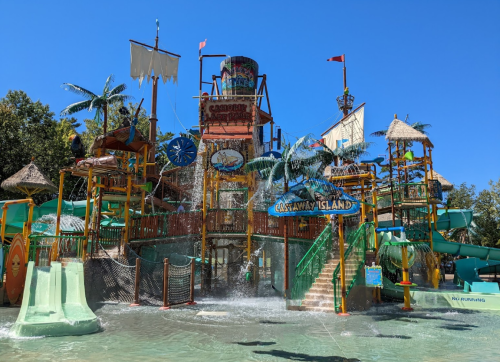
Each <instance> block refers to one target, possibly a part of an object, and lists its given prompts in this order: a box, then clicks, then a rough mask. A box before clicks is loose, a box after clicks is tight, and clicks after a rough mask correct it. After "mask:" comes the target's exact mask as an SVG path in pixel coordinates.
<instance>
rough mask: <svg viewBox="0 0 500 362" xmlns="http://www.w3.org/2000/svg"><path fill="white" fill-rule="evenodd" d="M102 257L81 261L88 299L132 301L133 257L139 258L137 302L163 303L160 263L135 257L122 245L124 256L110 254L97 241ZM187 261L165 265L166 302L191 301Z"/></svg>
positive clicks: (145, 303) (134, 276)
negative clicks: (182, 264)
mask: <svg viewBox="0 0 500 362" xmlns="http://www.w3.org/2000/svg"><path fill="white" fill-rule="evenodd" d="M99 248H100V249H101V251H102V253H103V255H104V257H102V258H93V259H89V260H87V262H86V263H85V283H86V285H85V289H86V291H87V298H88V299H89V300H90V301H94V302H98V301H109V302H121V303H133V302H134V296H135V278H136V259H140V273H139V278H140V279H139V303H140V304H141V305H155V306H160V305H163V262H153V261H149V260H147V259H144V258H142V257H141V256H139V255H138V254H137V253H135V251H133V250H132V249H130V247H128V246H126V251H127V256H123V255H119V256H117V257H111V256H110V255H109V254H108V252H107V251H106V250H104V248H103V247H102V246H101V245H100V244H99ZM191 270H192V269H191V264H190V263H189V264H187V265H184V266H174V265H172V264H169V268H168V271H169V280H168V299H167V304H168V305H173V304H182V303H187V302H191V301H192V295H191V290H192V289H191V280H192V278H191Z"/></svg>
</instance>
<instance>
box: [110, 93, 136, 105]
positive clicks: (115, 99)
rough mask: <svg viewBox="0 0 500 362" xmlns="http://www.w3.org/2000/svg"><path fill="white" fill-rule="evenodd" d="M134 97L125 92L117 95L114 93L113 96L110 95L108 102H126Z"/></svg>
mask: <svg viewBox="0 0 500 362" xmlns="http://www.w3.org/2000/svg"><path fill="white" fill-rule="evenodd" d="M133 98H134V97H132V96H127V95H125V94H115V95H112V96H111V97H109V98H108V99H107V102H106V103H108V104H113V103H117V102H126V101H128V100H130V99H133Z"/></svg>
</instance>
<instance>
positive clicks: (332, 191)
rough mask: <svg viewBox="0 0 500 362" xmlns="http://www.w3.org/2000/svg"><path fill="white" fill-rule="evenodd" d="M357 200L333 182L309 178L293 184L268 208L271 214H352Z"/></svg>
mask: <svg viewBox="0 0 500 362" xmlns="http://www.w3.org/2000/svg"><path fill="white" fill-rule="evenodd" d="M359 206H360V205H359V201H358V200H356V199H355V198H354V197H352V196H350V195H347V194H346V193H344V191H342V189H341V188H338V187H336V186H334V185H333V184H331V183H329V182H326V181H323V180H318V179H309V180H307V181H304V182H301V183H299V184H297V185H295V186H293V187H292V188H291V189H290V191H288V192H287V193H286V194H284V195H283V196H281V197H280V198H279V199H278V201H276V203H275V204H274V205H273V206H271V207H270V208H269V209H268V212H269V214H271V215H273V216H311V215H328V214H354V213H355V212H357V211H358V210H359Z"/></svg>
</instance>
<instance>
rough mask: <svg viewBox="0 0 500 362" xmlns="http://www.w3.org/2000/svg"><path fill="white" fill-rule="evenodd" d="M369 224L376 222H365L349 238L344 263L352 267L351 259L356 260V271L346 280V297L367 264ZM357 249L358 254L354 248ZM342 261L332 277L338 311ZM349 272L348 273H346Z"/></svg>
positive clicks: (371, 225)
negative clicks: (356, 256) (367, 231)
mask: <svg viewBox="0 0 500 362" xmlns="http://www.w3.org/2000/svg"><path fill="white" fill-rule="evenodd" d="M367 226H368V227H369V228H374V223H373V222H365V223H363V224H361V226H360V227H359V228H358V230H356V232H354V233H351V234H350V235H349V236H348V237H347V239H348V243H349V247H348V248H347V250H346V251H345V253H344V263H345V265H346V268H352V267H353V265H352V263H351V261H354V262H355V264H357V265H354V268H353V269H355V271H354V273H352V274H351V275H349V276H347V275H346V279H348V278H350V277H352V279H351V280H350V281H349V280H346V298H347V296H348V295H349V292H350V291H351V289H352V288H353V287H354V284H355V283H356V280H357V279H358V278H359V275H360V274H361V271H362V269H363V266H364V265H365V261H366V250H367V245H366V244H367V233H366V230H367ZM355 249H356V250H357V253H356V254H353V253H355V251H354V250H355ZM351 255H358V256H360V258H359V259H358V260H356V259H355V258H354V257H353V258H351ZM351 270H352V269H351ZM339 274H340V263H339V264H338V265H337V267H336V268H335V271H334V272H333V278H332V283H333V302H334V306H335V310H336V311H338V310H339V309H340V304H341V302H340V301H341V300H342V299H341V297H340V295H338V294H339V293H340V290H341V287H340V277H339ZM346 274H347V273H346Z"/></svg>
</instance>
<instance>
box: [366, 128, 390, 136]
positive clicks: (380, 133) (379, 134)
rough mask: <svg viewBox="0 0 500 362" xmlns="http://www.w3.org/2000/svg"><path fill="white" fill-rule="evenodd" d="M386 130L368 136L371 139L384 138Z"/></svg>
mask: <svg viewBox="0 0 500 362" xmlns="http://www.w3.org/2000/svg"><path fill="white" fill-rule="evenodd" d="M387 131H388V129H385V130H381V131H376V132H373V133H372V134H370V136H372V137H385V136H386V135H387Z"/></svg>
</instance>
